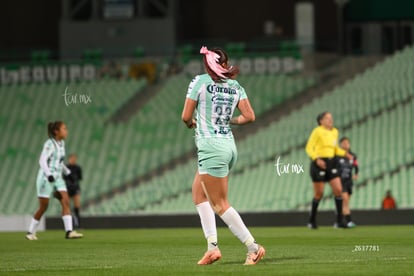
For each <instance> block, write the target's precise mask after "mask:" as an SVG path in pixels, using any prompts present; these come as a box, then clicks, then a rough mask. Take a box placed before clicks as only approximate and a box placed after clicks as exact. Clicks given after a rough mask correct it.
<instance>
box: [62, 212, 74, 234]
mask: <svg viewBox="0 0 414 276" xmlns="http://www.w3.org/2000/svg"><path fill="white" fill-rule="evenodd" d="M62 220H63V225H64V226H65V232H68V231H72V230H73V226H72V216H71V215H64V216H62Z"/></svg>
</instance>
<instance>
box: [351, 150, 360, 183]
mask: <svg viewBox="0 0 414 276" xmlns="http://www.w3.org/2000/svg"><path fill="white" fill-rule="evenodd" d="M352 166H353V167H354V170H355V174H354V176H353V177H352V178H353V179H354V180H357V179H358V173H359V166H358V159H357V156H356V155H355V154H354V162H353V163H352Z"/></svg>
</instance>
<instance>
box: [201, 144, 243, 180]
mask: <svg viewBox="0 0 414 276" xmlns="http://www.w3.org/2000/svg"><path fill="white" fill-rule="evenodd" d="M196 145H197V155H198V173H199V174H208V175H211V176H215V177H225V176H227V175H228V174H229V171H230V170H231V168H232V167H233V166H234V165H235V164H236V161H237V148H236V144H235V143H234V139H228V138H197V139H196Z"/></svg>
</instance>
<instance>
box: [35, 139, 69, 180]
mask: <svg viewBox="0 0 414 276" xmlns="http://www.w3.org/2000/svg"><path fill="white" fill-rule="evenodd" d="M64 160H65V141H63V140H61V141H56V140H55V139H48V140H47V141H46V142H45V144H44V145H43V150H42V153H41V154H40V159H39V164H40V169H39V174H43V175H44V176H45V177H48V176H49V175H53V177H55V178H58V177H61V176H62V171H63V170H65V173H66V174H67V173H68V169H67V168H66V166H65V165H64V162H63V161H64ZM69 172H70V171H69Z"/></svg>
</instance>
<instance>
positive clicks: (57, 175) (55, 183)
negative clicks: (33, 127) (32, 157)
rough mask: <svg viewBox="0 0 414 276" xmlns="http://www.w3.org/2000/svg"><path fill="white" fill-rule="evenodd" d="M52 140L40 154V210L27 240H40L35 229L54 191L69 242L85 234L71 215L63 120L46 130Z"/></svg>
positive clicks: (38, 191) (50, 125) (37, 185)
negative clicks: (74, 225)
mask: <svg viewBox="0 0 414 276" xmlns="http://www.w3.org/2000/svg"><path fill="white" fill-rule="evenodd" d="M47 130H48V135H49V139H48V140H47V141H46V142H45V144H44V145H43V150H42V153H41V155H40V159H39V164H40V169H39V172H38V174H37V179H36V191H37V197H38V198H39V208H38V210H37V211H36V213H35V214H34V216H33V218H32V221H31V223H30V226H29V229H28V232H27V234H26V239H28V240H37V236H36V230H37V226H38V225H39V221H40V219H41V217H42V216H43V214H44V213H45V212H46V210H47V207H48V205H49V197H50V194H51V193H52V192H53V191H54V189H55V190H56V191H57V193H58V198H59V201H60V203H61V205H62V220H63V225H64V227H65V231H66V236H65V237H66V238H67V239H76V238H82V237H83V235H82V234H81V233H78V232H76V231H74V230H73V226H72V216H71V213H70V205H69V196H68V193H67V190H66V185H65V182H64V181H63V179H62V172H64V173H65V174H66V175H68V174H70V170H69V169H68V168H67V167H66V166H65V164H64V163H63V161H64V159H65V141H64V140H65V139H66V137H67V135H68V130H67V128H66V125H65V124H64V123H63V122H62V121H56V122H50V123H49V124H48V127H47Z"/></svg>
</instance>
